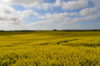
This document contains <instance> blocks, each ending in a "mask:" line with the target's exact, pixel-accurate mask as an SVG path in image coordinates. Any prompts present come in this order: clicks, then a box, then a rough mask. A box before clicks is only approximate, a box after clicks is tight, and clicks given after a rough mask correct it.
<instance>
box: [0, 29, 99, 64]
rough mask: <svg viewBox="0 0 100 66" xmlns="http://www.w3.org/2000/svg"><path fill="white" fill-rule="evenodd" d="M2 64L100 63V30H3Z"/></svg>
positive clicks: (0, 45) (0, 39)
mask: <svg viewBox="0 0 100 66" xmlns="http://www.w3.org/2000/svg"><path fill="white" fill-rule="evenodd" d="M0 66H100V31H82V32H75V31H74V32H72V31H71V32H67V31H36V32H0Z"/></svg>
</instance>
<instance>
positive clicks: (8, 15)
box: [0, 5, 32, 29]
mask: <svg viewBox="0 0 100 66" xmlns="http://www.w3.org/2000/svg"><path fill="white" fill-rule="evenodd" d="M31 12H32V11H31V10H25V11H16V10H14V9H13V8H12V7H10V6H6V5H0V25H2V26H1V28H0V29H5V28H6V29H8V28H9V27H12V26H16V25H20V24H22V21H23V19H24V18H25V17H27V16H28V15H30V14H31ZM4 27H5V28H4ZM12 28H13V27H12Z"/></svg>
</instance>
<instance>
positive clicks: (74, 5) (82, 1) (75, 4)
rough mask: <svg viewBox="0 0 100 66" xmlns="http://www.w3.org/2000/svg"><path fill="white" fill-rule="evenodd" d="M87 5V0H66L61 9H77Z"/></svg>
mask: <svg viewBox="0 0 100 66" xmlns="http://www.w3.org/2000/svg"><path fill="white" fill-rule="evenodd" d="M87 6H88V0H77V1H76V0H75V1H68V2H63V5H62V8H63V9H79V8H85V7H87Z"/></svg>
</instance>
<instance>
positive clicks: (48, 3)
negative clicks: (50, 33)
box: [0, 0, 100, 30]
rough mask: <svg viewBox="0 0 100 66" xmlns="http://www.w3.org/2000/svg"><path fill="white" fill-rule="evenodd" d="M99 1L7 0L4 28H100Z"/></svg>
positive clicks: (0, 8)
mask: <svg viewBox="0 0 100 66" xmlns="http://www.w3.org/2000/svg"><path fill="white" fill-rule="evenodd" d="M99 3H100V0H3V1H0V25H2V26H1V27H0V29H1V30H23V29H24V30H28V29H29V30H52V29H100V4H99ZM5 17H6V18H5Z"/></svg>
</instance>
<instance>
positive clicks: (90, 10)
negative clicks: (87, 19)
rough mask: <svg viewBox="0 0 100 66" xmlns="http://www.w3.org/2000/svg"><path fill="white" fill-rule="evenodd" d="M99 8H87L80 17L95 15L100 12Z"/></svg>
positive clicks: (81, 12)
mask: <svg viewBox="0 0 100 66" xmlns="http://www.w3.org/2000/svg"><path fill="white" fill-rule="evenodd" d="M98 11H99V10H98V8H96V7H94V8H85V9H83V10H82V11H80V15H82V16H89V15H92V16H93V14H94V15H95V14H96V13H97V12H98Z"/></svg>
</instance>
